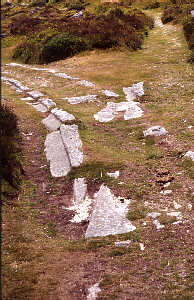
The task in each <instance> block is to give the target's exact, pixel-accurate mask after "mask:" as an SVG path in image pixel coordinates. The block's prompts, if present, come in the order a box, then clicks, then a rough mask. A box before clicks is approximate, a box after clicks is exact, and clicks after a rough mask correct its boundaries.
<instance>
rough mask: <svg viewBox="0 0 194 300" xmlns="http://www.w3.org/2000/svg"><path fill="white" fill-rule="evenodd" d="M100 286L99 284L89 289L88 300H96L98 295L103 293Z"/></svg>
mask: <svg viewBox="0 0 194 300" xmlns="http://www.w3.org/2000/svg"><path fill="white" fill-rule="evenodd" d="M99 284H100V283H99V282H98V283H96V284H94V285H93V286H91V287H90V288H89V289H88V296H87V300H96V298H97V296H98V293H99V292H100V291H101V289H100V288H99Z"/></svg>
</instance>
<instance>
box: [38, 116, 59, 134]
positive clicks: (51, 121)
mask: <svg viewBox="0 0 194 300" xmlns="http://www.w3.org/2000/svg"><path fill="white" fill-rule="evenodd" d="M42 123H43V124H44V125H45V127H46V129H48V130H49V131H56V130H57V129H58V128H59V127H60V126H61V122H60V121H59V120H57V119H56V118H55V116H54V115H53V114H50V115H49V116H48V117H47V118H45V119H43V120H42Z"/></svg>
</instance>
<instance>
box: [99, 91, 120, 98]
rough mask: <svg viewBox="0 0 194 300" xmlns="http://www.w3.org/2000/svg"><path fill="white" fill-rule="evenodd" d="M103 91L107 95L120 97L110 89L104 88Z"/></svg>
mask: <svg viewBox="0 0 194 300" xmlns="http://www.w3.org/2000/svg"><path fill="white" fill-rule="evenodd" d="M102 93H103V94H104V95H106V96H107V97H119V95H118V94H116V93H114V92H111V91H109V90H102Z"/></svg>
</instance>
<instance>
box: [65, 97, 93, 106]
mask: <svg viewBox="0 0 194 300" xmlns="http://www.w3.org/2000/svg"><path fill="white" fill-rule="evenodd" d="M96 97H97V96H96V95H87V96H81V97H71V98H68V97H65V98H62V99H64V100H67V101H68V103H70V104H79V103H83V102H91V101H94V100H95V99H96Z"/></svg>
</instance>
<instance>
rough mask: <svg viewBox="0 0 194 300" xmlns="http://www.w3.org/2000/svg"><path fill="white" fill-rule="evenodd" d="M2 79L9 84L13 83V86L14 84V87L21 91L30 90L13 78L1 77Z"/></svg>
mask: <svg viewBox="0 0 194 300" xmlns="http://www.w3.org/2000/svg"><path fill="white" fill-rule="evenodd" d="M1 79H2V80H3V81H7V82H9V83H11V84H14V86H15V87H16V88H18V89H20V90H21V91H27V90H29V88H28V87H27V86H25V85H23V84H21V83H20V82H19V81H18V80H16V79H13V78H6V77H1Z"/></svg>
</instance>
